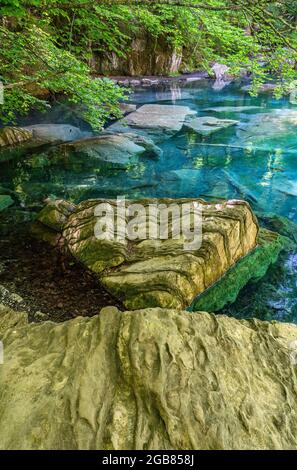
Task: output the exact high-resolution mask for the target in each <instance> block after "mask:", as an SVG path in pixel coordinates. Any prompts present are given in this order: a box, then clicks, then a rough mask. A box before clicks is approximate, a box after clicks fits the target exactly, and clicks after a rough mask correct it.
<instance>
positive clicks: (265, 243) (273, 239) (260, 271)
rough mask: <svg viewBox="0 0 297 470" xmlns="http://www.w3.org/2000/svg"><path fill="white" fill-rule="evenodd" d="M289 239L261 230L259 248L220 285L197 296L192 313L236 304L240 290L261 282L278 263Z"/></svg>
mask: <svg viewBox="0 0 297 470" xmlns="http://www.w3.org/2000/svg"><path fill="white" fill-rule="evenodd" d="M285 245H286V239H285V238H284V237H283V236H281V235H279V234H277V233H275V232H271V231H269V230H266V229H260V231H259V235H258V246H257V248H255V249H254V250H253V251H252V252H250V253H249V254H248V255H247V256H245V257H244V258H242V259H241V260H240V261H238V262H237V263H236V264H235V265H234V266H233V267H232V268H231V269H230V270H229V271H228V272H227V273H226V274H225V276H223V277H222V278H221V279H220V280H219V281H218V282H217V283H216V284H214V285H213V286H212V287H210V288H209V289H207V290H206V291H205V292H204V293H203V294H201V295H200V296H199V297H197V298H196V299H195V300H194V301H193V303H192V305H191V306H190V307H189V310H191V311H198V310H200V311H201V310H202V311H206V312H216V311H218V310H221V309H222V308H223V307H224V306H225V305H227V304H228V303H233V302H235V300H236V298H237V296H238V294H239V291H240V290H241V289H242V288H243V287H244V286H245V285H246V284H247V283H248V282H249V281H257V280H259V279H261V278H262V277H263V276H264V275H265V274H266V271H267V269H268V268H269V266H270V265H271V264H273V263H275V262H276V260H277V258H278V255H279V253H280V251H281V250H282V249H283V248H284V247H285Z"/></svg>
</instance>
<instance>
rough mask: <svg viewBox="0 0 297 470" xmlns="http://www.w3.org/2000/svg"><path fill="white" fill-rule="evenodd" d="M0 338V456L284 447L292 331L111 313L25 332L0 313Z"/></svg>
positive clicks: (18, 316)
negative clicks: (30, 452)
mask: <svg viewBox="0 0 297 470" xmlns="http://www.w3.org/2000/svg"><path fill="white" fill-rule="evenodd" d="M0 337H1V340H2V341H3V345H4V363H3V364H2V365H1V366H0V376H1V380H0V384H1V385H0V391H1V394H0V396H1V399H0V413H1V427H0V448H1V449H2V450H8V449H9V450H10V449H34V450H37V449H38V450H39V449H40V450H41V449H48V450H50V449H51V450H52V449H61V450H69V449H73V450H76V449H102V450H112V449H115V450H131V449H137V450H151V449H174V450H181V449H185V450H187V449H207V450H214V449H295V448H296V431H297V428H296V413H297V405H296V386H297V377H296V366H295V365H294V359H295V351H294V349H291V347H292V348H293V347H294V343H292V342H293V341H295V340H296V337H297V326H296V325H293V324H282V323H277V322H274V323H269V322H261V321H258V320H252V321H238V320H236V319H234V318H228V317H226V316H221V315H218V316H215V315H213V314H208V313H201V312H199V313H194V314H190V313H188V312H182V311H178V310H166V309H159V308H156V309H146V310H139V311H133V312H129V311H127V312H123V313H121V312H120V311H119V310H117V309H116V308H115V307H109V308H105V309H103V310H102V311H101V313H100V315H98V316H94V317H92V318H83V317H79V318H76V319H73V320H70V321H67V322H64V323H61V324H55V323H53V322H48V321H46V322H43V323H39V324H28V320H27V317H26V315H25V314H24V313H20V312H14V311H12V310H9V309H8V308H6V307H3V306H2V307H0ZM284 394H285V397H284Z"/></svg>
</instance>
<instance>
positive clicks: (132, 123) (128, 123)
mask: <svg viewBox="0 0 297 470" xmlns="http://www.w3.org/2000/svg"><path fill="white" fill-rule="evenodd" d="M195 114H196V111H193V110H192V109H190V108H189V107H188V106H174V105H163V104H145V105H143V106H141V107H140V108H138V109H137V111H135V112H134V113H130V114H129V115H128V116H126V117H125V118H123V119H120V120H119V121H117V122H116V123H115V124H112V125H111V126H110V127H109V128H108V129H109V130H112V131H115V132H127V131H129V128H130V129H131V128H132V129H137V130H138V131H139V132H140V133H142V134H147V135H151V136H154V138H155V140H162V139H164V138H166V135H167V137H168V136H170V135H173V134H176V133H177V132H179V131H180V130H181V128H182V127H183V124H184V122H185V120H186V118H187V117H188V116H191V115H195Z"/></svg>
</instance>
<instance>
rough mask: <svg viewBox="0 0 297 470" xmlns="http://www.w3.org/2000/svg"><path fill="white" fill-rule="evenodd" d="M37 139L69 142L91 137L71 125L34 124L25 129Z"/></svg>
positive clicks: (88, 133)
mask: <svg viewBox="0 0 297 470" xmlns="http://www.w3.org/2000/svg"><path fill="white" fill-rule="evenodd" d="M24 129H25V130H27V131H29V132H31V133H32V134H33V137H34V138H36V139H40V140H44V141H46V142H68V141H71V140H77V139H83V138H84V137H88V136H90V135H91V134H90V132H83V131H81V129H79V128H78V127H74V126H70V125H69V124H34V125H33V126H27V127H24Z"/></svg>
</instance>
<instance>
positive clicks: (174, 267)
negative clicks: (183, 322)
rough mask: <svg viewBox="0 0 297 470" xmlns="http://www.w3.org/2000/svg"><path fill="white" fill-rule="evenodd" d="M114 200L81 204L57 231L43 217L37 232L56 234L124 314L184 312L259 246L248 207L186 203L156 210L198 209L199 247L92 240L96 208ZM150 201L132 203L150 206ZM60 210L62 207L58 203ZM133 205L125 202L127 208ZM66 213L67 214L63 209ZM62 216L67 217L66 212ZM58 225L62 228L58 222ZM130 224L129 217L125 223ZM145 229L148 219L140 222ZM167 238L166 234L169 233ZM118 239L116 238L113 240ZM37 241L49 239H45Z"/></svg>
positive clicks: (181, 241) (170, 242)
mask: <svg viewBox="0 0 297 470" xmlns="http://www.w3.org/2000/svg"><path fill="white" fill-rule="evenodd" d="M102 202H103V203H106V202H107V203H109V204H110V205H111V207H114V209H115V210H116V207H115V204H116V201H114V200H110V201H107V200H90V201H85V202H82V203H81V204H79V205H78V206H77V207H76V208H75V210H73V211H72V213H71V214H70V215H69V217H68V218H67V220H66V221H65V220H63V219H61V217H60V215H59V214H60V213H61V208H59V214H58V215H59V217H60V219H59V218H58V217H57V221H56V225H55V222H53V220H52V215H53V212H52V211H51V220H50V222H47V217H48V218H49V216H48V215H47V216H46V214H45V213H44V211H45V210H46V209H44V210H43V211H42V212H41V217H39V226H40V223H42V225H43V227H44V232H45V234H46V233H47V230H46V227H49V226H50V227H52V228H54V227H55V228H56V229H58V227H59V226H60V232H61V234H62V236H63V239H64V242H65V244H66V245H67V248H68V250H69V251H70V253H71V254H72V255H73V256H74V257H75V258H76V259H77V260H78V261H79V262H81V263H83V264H84V265H85V266H86V268H87V269H89V270H91V271H93V272H94V273H96V274H97V275H98V277H99V278H100V281H101V283H103V285H104V286H105V287H106V288H107V290H108V291H110V292H111V293H112V294H113V295H115V296H116V297H117V298H118V299H120V300H121V301H123V303H124V305H125V306H126V307H127V308H131V309H137V308H144V307H155V306H162V307H170V308H171V307H174V308H185V307H188V306H189V305H190V304H191V302H192V301H193V299H194V298H195V297H196V296H197V295H199V294H200V293H202V292H204V290H205V289H207V288H208V287H210V286H211V285H212V284H214V283H215V282H216V281H217V280H218V279H220V278H221V277H222V276H223V275H224V274H225V273H226V272H227V270H228V269H229V268H230V267H231V266H233V265H234V264H235V263H236V261H238V260H239V259H240V258H242V257H243V256H245V255H247V254H248V253H249V252H250V251H251V250H252V249H253V248H255V246H256V244H257V234H258V225H257V220H256V218H255V217H254V215H253V213H252V211H251V209H250V207H249V205H248V204H247V203H245V202H244V201H225V202H223V203H222V204H207V203H205V202H204V201H199V200H189V199H186V200H184V199H169V200H167V199H165V200H158V201H157V202H158V204H160V203H163V204H166V205H167V206H168V205H169V204H172V203H174V204H177V205H178V207H179V208H180V207H181V204H183V203H185V202H187V203H188V202H200V203H201V204H202V207H203V210H202V230H203V233H202V245H201V247H199V248H197V249H196V250H191V249H188V250H187V249H186V248H185V246H184V243H185V239H184V238H182V237H181V238H179V239H177V240H176V239H173V238H172V237H170V235H169V238H168V239H167V240H160V239H156V240H152V239H141V240H140V239H136V240H134V241H131V240H127V239H124V240H120V241H119V240H118V239H110V240H106V239H105V240H100V239H98V238H97V237H95V233H94V230H95V226H96V224H97V223H98V217H95V215H94V213H95V208H96V207H97V206H98V205H99V204H101V203H102ZM152 202H156V201H154V200H141V201H133V203H139V204H142V205H143V206H144V207H145V208H146V211H147V213H148V206H149V204H150V203H152ZM59 204H61V202H59ZM128 204H131V201H126V206H127V205H128ZM67 209H68V208H67ZM64 213H65V211H64ZM59 220H60V222H59ZM125 220H126V222H128V218H127V216H126V217H125ZM143 223H144V224H147V219H146V218H145V219H144V222H143ZM169 234H170V230H169ZM115 235H116V234H115ZM39 236H41V238H44V239H45V240H46V239H47V238H46V237H47V235H44V236H42V233H41V231H40V230H39Z"/></svg>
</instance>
